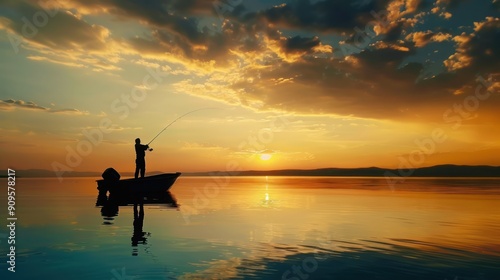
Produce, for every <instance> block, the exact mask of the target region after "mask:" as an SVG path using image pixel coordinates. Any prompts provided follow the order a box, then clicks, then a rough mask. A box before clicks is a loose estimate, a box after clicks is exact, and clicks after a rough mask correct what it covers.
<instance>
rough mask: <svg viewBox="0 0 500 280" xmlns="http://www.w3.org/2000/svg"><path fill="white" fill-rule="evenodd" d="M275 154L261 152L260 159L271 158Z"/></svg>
mask: <svg viewBox="0 0 500 280" xmlns="http://www.w3.org/2000/svg"><path fill="white" fill-rule="evenodd" d="M272 157H273V156H272V155H271V154H261V155H260V159H261V160H270V159H271V158H272Z"/></svg>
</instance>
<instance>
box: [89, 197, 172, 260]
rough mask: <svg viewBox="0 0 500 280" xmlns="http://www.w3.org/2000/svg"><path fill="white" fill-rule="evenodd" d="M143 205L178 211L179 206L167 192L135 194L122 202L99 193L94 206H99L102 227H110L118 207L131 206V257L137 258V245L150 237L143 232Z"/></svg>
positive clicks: (144, 242)
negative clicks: (132, 209) (132, 216)
mask: <svg viewBox="0 0 500 280" xmlns="http://www.w3.org/2000/svg"><path fill="white" fill-rule="evenodd" d="M144 204H147V205H156V206H165V207H168V208H175V209H177V210H179V205H178V204H177V200H176V199H175V198H174V196H172V194H171V193H170V192H169V191H167V192H165V193H162V194H155V195H152V194H148V193H136V194H135V195H134V196H127V199H125V200H124V197H123V196H120V195H116V194H114V193H110V194H109V195H107V192H106V191H99V195H98V196H97V201H96V206H101V215H102V217H103V220H104V221H103V224H104V225H112V224H113V222H114V220H115V217H117V216H118V212H119V208H120V206H133V207H134V211H133V214H134V219H133V226H134V230H133V233H132V238H131V241H132V247H134V248H133V250H132V255H133V256H137V255H138V250H137V245H138V244H147V239H148V237H149V236H151V233H150V232H144V231H143V226H144Z"/></svg>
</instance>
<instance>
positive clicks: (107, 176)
mask: <svg viewBox="0 0 500 280" xmlns="http://www.w3.org/2000/svg"><path fill="white" fill-rule="evenodd" d="M102 178H103V179H104V180H105V181H111V182H114V181H119V180H120V173H118V171H116V170H115V169H114V168H112V167H110V168H108V169H106V170H104V172H103V173H102Z"/></svg>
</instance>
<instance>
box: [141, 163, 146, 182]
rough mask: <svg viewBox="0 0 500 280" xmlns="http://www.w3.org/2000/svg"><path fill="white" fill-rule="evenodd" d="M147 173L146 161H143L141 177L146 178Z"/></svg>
mask: <svg viewBox="0 0 500 280" xmlns="http://www.w3.org/2000/svg"><path fill="white" fill-rule="evenodd" d="M145 173H146V161H143V162H142V166H141V178H144V174H145Z"/></svg>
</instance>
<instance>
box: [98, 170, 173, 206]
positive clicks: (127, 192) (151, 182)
mask: <svg viewBox="0 0 500 280" xmlns="http://www.w3.org/2000/svg"><path fill="white" fill-rule="evenodd" d="M180 175H181V173H180V172H175V173H163V174H158V175H152V176H146V177H144V178H137V179H135V178H130V179H122V180H109V179H108V180H106V179H101V180H96V182H97V189H98V190H99V195H106V193H107V192H109V194H110V195H113V196H115V197H117V198H119V200H120V201H122V202H127V203H132V202H133V201H135V200H137V199H138V198H139V197H140V198H141V200H145V201H150V200H157V199H158V200H162V199H164V198H165V196H166V195H167V192H168V190H169V189H170V187H172V185H173V184H174V183H175V181H176V180H177V178H178V177H179V176H180Z"/></svg>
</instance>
